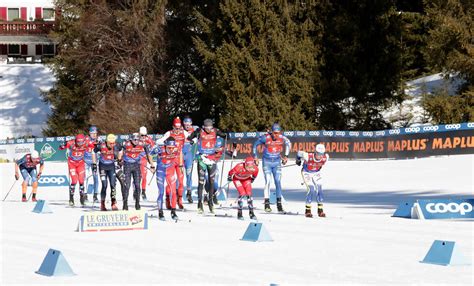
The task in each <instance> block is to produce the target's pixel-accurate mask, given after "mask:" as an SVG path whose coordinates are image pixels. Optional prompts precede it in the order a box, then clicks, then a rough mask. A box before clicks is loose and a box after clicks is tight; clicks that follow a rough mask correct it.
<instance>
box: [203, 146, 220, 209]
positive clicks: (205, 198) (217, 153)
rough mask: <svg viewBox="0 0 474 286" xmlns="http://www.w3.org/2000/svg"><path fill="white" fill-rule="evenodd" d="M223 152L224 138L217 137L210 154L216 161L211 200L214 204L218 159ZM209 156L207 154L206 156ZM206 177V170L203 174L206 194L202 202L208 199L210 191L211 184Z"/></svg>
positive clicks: (217, 177)
mask: <svg viewBox="0 0 474 286" xmlns="http://www.w3.org/2000/svg"><path fill="white" fill-rule="evenodd" d="M223 154H224V139H222V138H220V137H218V138H217V141H216V152H215V153H214V155H211V156H212V158H213V160H214V161H215V162H216V174H215V176H214V196H213V198H212V202H213V203H214V205H217V204H218V203H219V202H218V200H217V194H216V191H217V190H218V189H219V177H220V168H219V161H220V160H221V158H222V155H223ZM208 158H209V156H208ZM207 177H208V174H207V172H206V176H204V178H205V180H206V182H205V183H204V190H205V191H206V194H204V198H203V201H204V203H207V202H208V201H209V193H210V192H211V191H210V189H211V184H209V181H208V180H207V179H206V178H207Z"/></svg>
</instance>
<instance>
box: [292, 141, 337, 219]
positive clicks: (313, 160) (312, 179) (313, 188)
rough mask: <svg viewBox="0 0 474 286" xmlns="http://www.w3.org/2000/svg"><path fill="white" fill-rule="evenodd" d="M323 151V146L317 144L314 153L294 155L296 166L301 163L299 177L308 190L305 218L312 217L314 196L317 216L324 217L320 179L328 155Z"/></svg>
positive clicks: (300, 152) (299, 152)
mask: <svg viewBox="0 0 474 286" xmlns="http://www.w3.org/2000/svg"><path fill="white" fill-rule="evenodd" d="M325 151H326V148H325V147H324V145H323V144H318V145H316V149H315V151H314V153H307V152H304V151H298V154H297V155H296V164H297V165H298V166H301V163H302V162H303V168H302V169H301V175H302V176H303V180H304V183H305V185H306V188H307V190H308V192H307V194H306V211H305V216H306V217H313V214H312V213H311V202H312V200H313V196H314V195H316V201H317V202H318V216H320V217H325V216H326V214H325V213H324V211H323V183H322V178H321V168H322V167H323V166H324V164H326V162H327V161H328V160H329V155H328V154H327V153H325Z"/></svg>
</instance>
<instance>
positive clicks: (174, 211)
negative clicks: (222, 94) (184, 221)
mask: <svg viewBox="0 0 474 286" xmlns="http://www.w3.org/2000/svg"><path fill="white" fill-rule="evenodd" d="M171 218H172V219H173V220H177V219H178V216H177V215H176V210H175V209H171Z"/></svg>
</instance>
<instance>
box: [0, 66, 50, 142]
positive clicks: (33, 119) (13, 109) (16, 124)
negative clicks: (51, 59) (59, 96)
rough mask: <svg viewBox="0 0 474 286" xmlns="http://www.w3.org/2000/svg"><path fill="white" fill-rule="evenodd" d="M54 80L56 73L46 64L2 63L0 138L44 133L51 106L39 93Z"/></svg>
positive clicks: (47, 88)
mask: <svg viewBox="0 0 474 286" xmlns="http://www.w3.org/2000/svg"><path fill="white" fill-rule="evenodd" d="M53 83H54V76H53V74H52V72H51V70H50V69H49V68H47V67H45V66H44V65H39V64H21V65H20V64H19V65H0V139H6V138H7V137H10V138H11V137H20V136H24V135H34V136H42V130H41V129H42V128H43V127H45V126H46V125H45V124H46V119H47V115H48V113H49V107H48V105H46V104H45V103H44V102H42V101H41V97H40V93H41V91H42V90H43V91H44V90H49V89H50V88H51V87H52V86H53Z"/></svg>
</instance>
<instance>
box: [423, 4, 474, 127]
mask: <svg viewBox="0 0 474 286" xmlns="http://www.w3.org/2000/svg"><path fill="white" fill-rule="evenodd" d="M425 5H426V12H427V13H426V14H427V15H426V17H427V19H428V21H429V25H430V29H429V32H428V37H427V45H426V49H425V55H426V58H427V61H428V63H429V64H430V65H431V67H432V69H433V70H436V71H438V72H443V73H445V74H455V75H457V76H458V77H459V78H461V79H462V80H464V83H463V84H462V85H460V86H459V90H458V91H457V94H458V95H455V96H453V95H449V94H448V93H447V92H443V90H440V91H438V92H437V93H436V94H434V95H428V96H426V97H425V98H424V101H423V105H424V107H425V109H426V110H427V111H428V112H429V114H430V115H431V117H432V123H454V122H466V121H472V120H474V20H473V15H474V2H472V1H463V0H449V1H442V0H434V1H426V2H425Z"/></svg>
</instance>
